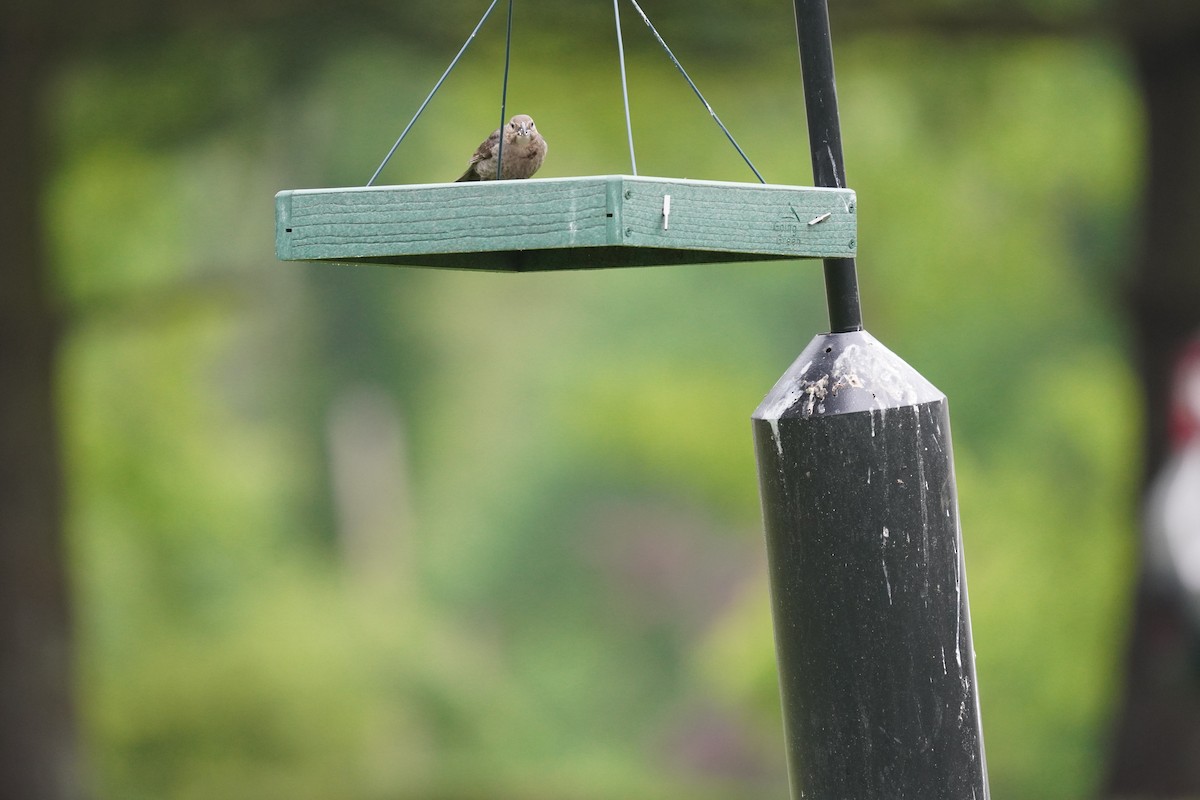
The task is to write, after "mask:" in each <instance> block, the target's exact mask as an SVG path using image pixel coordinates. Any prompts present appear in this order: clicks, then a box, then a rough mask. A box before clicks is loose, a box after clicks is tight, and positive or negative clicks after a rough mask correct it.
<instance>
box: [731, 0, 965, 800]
mask: <svg viewBox="0 0 1200 800" xmlns="http://www.w3.org/2000/svg"><path fill="white" fill-rule="evenodd" d="M796 19H797V24H798V29H799V39H800V47H801V62H802V63H803V65H804V67H803V69H804V78H805V95H806V98H807V106H808V119H809V132H810V136H811V140H812V146H813V170H814V174H815V178H816V181H817V184H818V185H822V186H842V185H844V184H845V173H844V172H843V167H842V159H841V141H840V134H839V132H838V122H837V108H836V96H835V92H834V81H833V58H832V50H831V48H830V42H829V20H828V11H827V9H826V5H825V0H796ZM825 272H826V291H827V294H828V295H829V309H830V312H829V313H830V322H831V326H832V332H831V333H828V334H822V335H819V336H817V337H816V338H814V339H813V340H812V342H810V343H809V345H808V347H807V348H805V350H804V351H803V352H802V353H801V354H800V357H799V358H797V359H796V361H795V363H794V364H793V365H792V367H791V368H790V369H789V370H788V371H787V372H786V373H785V374H784V375H783V377H782V378H780V379H779V382H778V383H776V384H775V387H774V388H773V389H772V390H771V391H770V393H769V394H768V395H767V396H766V398H765V399H764V400H763V402H762V403H761V404H760V405H759V407H758V409H757V410H755V412H754V417H753V423H754V442H755V452H756V456H757V459H758V473H759V486H760V491H761V494H762V506H763V522H764V527H765V529H766V538H767V558H768V565H769V573H770V582H771V603H772V614H773V617H774V621H775V645H776V651H777V655H778V660H779V686H780V694H781V696H782V702H783V721H784V732H785V737H786V746H787V758H788V774H789V779H790V782H791V790H792V798H793V800H802V798H803V800H892V799H893V798H921V800H987V798H988V797H989V790H988V783H987V768H986V765H985V763H984V751H983V734H982V726H981V724H980V718H979V699H978V694H977V691H976V684H975V653H974V649H973V645H972V639H971V619H970V610H969V605H968V603H967V584H966V574H965V571H964V567H963V558H962V536H961V533H960V530H959V520H958V492H957V488H956V486H955V481H954V460H953V455H952V453H951V446H950V416H949V407H948V404H947V402H946V397H945V395H943V394H942V393H941V392H939V391H938V390H937V389H936V388H935V387H934V386H933V385H931V384H930V383H929V381H927V380H925V378H923V377H921V375H920V374H919V373H918V372H917V371H916V370H914V369H913V368H912V367H910V366H909V365H908V364H906V363H905V362H904V361H903V360H901V359H900V358H899V357H898V356H896V355H895V354H894V353H892V352H891V351H890V350H888V349H887V348H886V347H884V346H883V345H882V344H880V343H879V342H878V341H877V340H876V339H875V338H874V337H872V336H871V335H870V334H869V333H867V332H866V331H864V330H862V320H861V316H860V314H859V307H858V287H857V278H856V276H855V270H854V261H853V260H852V259H830V260H827V261H826V262H825Z"/></svg>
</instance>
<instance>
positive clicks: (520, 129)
mask: <svg viewBox="0 0 1200 800" xmlns="http://www.w3.org/2000/svg"><path fill="white" fill-rule="evenodd" d="M508 130H509V131H510V132H511V133H512V134H513V135H514V136H516V137H517V138H518V139H520V140H521V141H528V140H529V139H532V138H533V135H534V134H535V133H537V126H536V125H534V124H533V117H531V116H529V115H528V114H518V115H517V116H515V117H513V118H512V119H510V120H509V121H508Z"/></svg>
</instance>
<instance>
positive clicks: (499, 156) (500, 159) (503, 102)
mask: <svg viewBox="0 0 1200 800" xmlns="http://www.w3.org/2000/svg"><path fill="white" fill-rule="evenodd" d="M512 14H513V0H508V29H507V30H506V31H505V34H504V84H503V86H502V87H501V89H500V141H499V143H498V144H497V145H496V180H500V179H501V178H502V177H504V172H503V169H504V126H505V124H507V123H508V65H509V62H510V61H511V60H512Z"/></svg>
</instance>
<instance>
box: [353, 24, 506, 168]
mask: <svg viewBox="0 0 1200 800" xmlns="http://www.w3.org/2000/svg"><path fill="white" fill-rule="evenodd" d="M498 2H500V0H492V4H491V5H490V6H488V7H487V11H484V12H483V16H482V17H481V18H480V19H479V24H478V25H476V26H475V30H473V31H471V35H470V36H468V37H467V40H466V41H465V42H463V46H462V47H461V48H460V49H459V51H458V55H456V56H455V57H454V60H453V61H451V62H450V66H448V67H446V71H445V72H443V73H442V77H440V78H438V82H437V83H436V84H434V87H433V90H432V91H431V92H430V93H429V96H428V97H426V98H425V102H424V103H421V107H420V108H418V109H417V113H416V114H414V115H413V118H412V119H411V120H410V121H409V123H408V125H406V126H404V131H403V132H402V133H401V134H400V138H398V139H397V140H396V143H395V144H394V145H392V149H391V150H388V154H387V155H386V156H384V157H383V163H381V164H380V165H379V167H378V168H377V169H376V170H375V174H374V175H372V176H371V179H370V180H369V181H367V186H370V185H372V184H374V183H375V179H376V178H378V177H379V173H381V172H383V168H384V167H386V166H387V163H388V162H389V161H391V159H392V156H393V155H395V153H396V148H397V147H399V146H400V143H401V142H403V141H404V137H405V136H408V132H409V131H410V130H412V126H413V124H414V123H416V121H417V119H418V118H419V117H420V116H421V114H422V112H424V111H425V107H426V106H427V105H429V101H430V100H432V99H433V96H434V95H435V94H437V90H438V89H440V88H442V84H443V83H445V82H446V78H447V76H449V75H450V71H451V70H453V69H454V67H455V66H457V65H458V60H459V59H460V58H462V57H463V53H465V52H467V48H468V47H470V46H471V42H473V41H475V35H476V34H477V33H479V29H480V28H482V27H483V23H484V22H486V21H487V18H488V17H489V16H490V15H491V13H492V9H493V8H495V7H496V3H498ZM508 13H509V23H508V24H509V30H510V31H511V30H512V2H511V0H509V12H508ZM504 83H505V86H507V85H508V56H507V53H506V54H505V63H504ZM500 124H501V125H503V124H504V123H503V122H501V123H500Z"/></svg>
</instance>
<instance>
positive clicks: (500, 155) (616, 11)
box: [366, 0, 766, 186]
mask: <svg viewBox="0 0 1200 800" xmlns="http://www.w3.org/2000/svg"><path fill="white" fill-rule="evenodd" d="M499 1H500V0H492V2H491V4H490V5H489V6H488V7H487V10H486V11H484V12H483V16H482V17H481V18H480V19H479V22H478V24H476V25H475V28H474V30H472V31H471V35H470V36H468V37H467V40H466V41H465V42H464V43H463V46H462V47H461V48H460V49H459V51H458V54H457V55H455V56H454V59H453V60H452V61H451V62H450V66H448V67H446V71H445V72H443V73H442V77H440V78H438V81H437V83H436V84H434V87H433V89H432V90H431V91H430V92H429V95H428V96H427V97H426V98H425V101H424V102H423V103H421V107H420V108H418V109H417V113H416V114H414V115H413V118H412V119H411V120H410V121H409V123H408V125H406V126H404V130H403V131H402V132H401V134H400V136H399V138H397V139H396V143H395V144H393V145H392V149H391V150H388V153H387V155H386V156H384V158H383V161H382V162H381V163H380V164H379V167H378V168H376V170H375V173H374V174H373V175H371V178H370V180H368V181H367V183H366V185H367V186H372V185H374V183H375V180H376V179H377V178H378V177H379V174H380V173H381V172H383V168H384V167H385V166H387V163H388V161H390V160H391V158H392V156H393V155H395V153H396V149H397V148H399V147H400V143H401V142H403V141H404V139H405V137H407V136H408V132H409V131H410V130H412V127H413V125H414V124H416V121H417V120H418V119H419V118H420V116H421V114H422V113H424V111H425V108H426V107H427V106H428V105H429V102H430V101H431V100H433V96H434V95H435V94H437V91H438V89H440V88H441V87H442V84H443V83H445V81H446V78H447V77H448V76H449V75H450V72H451V71H452V70H453V69H454V67H455V66H457V65H458V62H459V59H461V58H462V57H463V54H464V53H465V52H467V48H468V47H469V46H470V45H471V42H473V41H474V40H475V36H476V35H477V34H478V33H479V30H480V28H482V27H483V23H484V22H486V21H487V18H488V17H489V16H491V13H492V9H494V8H495V7H496V4H497V3H498V2H499ZM629 2H630V3H631V4H632V5H633V8H634V10H635V11H637V13H638V16H640V17H641V18H642V22H644V23H646V27H647V28H649V29H650V33H652V34H653V35H654V38H655V40H657V41H658V43H659V45H661V46H662V49H663V50H664V51H665V52H666V54H667V56H668V57H669V58H670V59H671V63H672V64H674V65H675V68H676V69H678V70H679V74H680V75H682V76H683V78H684V80H686V81H687V83H688V86H691V87H692V91H693V92H695V94H696V97H697V98H699V100H700V102H701V103H702V104H703V105H704V108H705V110H706V111H708V114H709V116H710V117H712V118H713V121H714V122H716V123H717V127H719V128H720V129H721V131H722V132H723V133H724V134H725V138H727V139H728V140H729V143H730V144H731V145H733V148H734V149H735V150H737V153H738V155H739V156H741V157H742V160H743V161H745V162H746V166H748V167H749V168H750V171H751V172H753V173H754V176H755V177H756V178H758V181H759V183H766V180H765V179H764V178H763V176H762V174H761V173H760V172H759V171H758V169H757V168H756V167H755V166H754V163H753V162H751V161H750V157H749V156H747V155H746V151H744V150H743V149H742V147H741V145H739V144H738V143H737V140H736V139H734V138H733V134H732V133H730V132H729V128H727V127H725V123H724V122H722V121H721V118H720V117H719V116H717V112H716V111H714V110H713V107H712V105H711V104H710V103H709V102H708V100H706V99H705V98H704V94H703V93H701V91H700V88H699V87H698V86H696V82H695V81H693V80H692V77H691V76H690V75H688V73H687V70H685V69H684V68H683V64H681V63H679V59H678V58H676V57H675V54H674V53H673V52H671V48H670V47H669V46H668V45H667V42H666V40H664V39H663V37H662V35H661V34H660V33H659V32H658V29H657V28H655V27H654V24H653V23H652V22H650V18H649V17H648V16H646V12H645V11H643V10H642V7H641V6H640V5H638V3H637V0H629ZM613 15H614V18H615V21H616V28H617V53H618V55H619V57H620V62H621V96H622V98H623V99H624V102H625V131H626V134H627V135H628V138H629V163H630V168H631V169H632V170H633V174H634V175H637V174H638V173H637V157H636V155H635V154H634V149H633V122H632V120H631V117H630V113H629V86H628V82H627V80H626V76H625V42H624V38H623V37H622V35H621V10H620V7H619V0H613ZM512 19H513V0H508V26H507V30H506V33H505V38H504V82H503V85H502V87H501V93H500V129H501V131H502V132H503V130H504V125H505V123H506V122H507V114H508V74H509V67H510V64H511V60H512ZM503 164H504V136H503V135H501V137H500V141H499V144H498V145H497V149H496V175H497V177H499V176H501V175H503V172H501V170H502V168H503Z"/></svg>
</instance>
